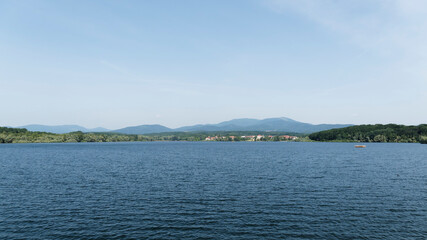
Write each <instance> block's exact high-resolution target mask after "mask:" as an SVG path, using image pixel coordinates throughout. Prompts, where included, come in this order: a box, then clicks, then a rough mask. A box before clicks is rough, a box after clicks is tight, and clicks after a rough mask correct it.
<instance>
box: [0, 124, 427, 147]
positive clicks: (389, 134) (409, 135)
mask: <svg viewBox="0 0 427 240" xmlns="http://www.w3.org/2000/svg"><path fill="white" fill-rule="evenodd" d="M151 141H230V142H238V141H267V142H273V141H274V142H277V141H292V142H393V143H423V144H427V124H422V125H418V126H404V125H396V124H387V125H382V124H376V125H358V126H351V127H345V128H337V129H331V130H326V131H321V132H316V133H312V134H302V133H289V132H263V131H220V132H166V133H151V134H144V135H136V134H121V133H112V132H103V133H102V132H101V133H83V132H80V131H78V132H71V133H64V134H56V133H48V132H32V131H28V130H27V129H24V128H8V127H0V144H1V143H71V142H151Z"/></svg>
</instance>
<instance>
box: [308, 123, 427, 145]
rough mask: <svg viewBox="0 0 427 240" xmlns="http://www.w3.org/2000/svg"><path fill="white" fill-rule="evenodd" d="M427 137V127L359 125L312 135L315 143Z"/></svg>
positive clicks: (405, 140)
mask: <svg viewBox="0 0 427 240" xmlns="http://www.w3.org/2000/svg"><path fill="white" fill-rule="evenodd" d="M422 136H427V125H426V124H422V125H419V126H405V125H397V124H387V125H382V124H376V125H359V126H352V127H346V128H339V129H331V130H327V131H321V132H317V133H312V134H310V135H309V138H310V139H311V140H314V141H345V142H406V143H412V142H422V141H424V140H422V139H423V137H422Z"/></svg>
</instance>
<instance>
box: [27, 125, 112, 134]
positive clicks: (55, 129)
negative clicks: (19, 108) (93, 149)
mask: <svg viewBox="0 0 427 240" xmlns="http://www.w3.org/2000/svg"><path fill="white" fill-rule="evenodd" d="M19 128H25V129H27V130H28V131H32V132H50V133H69V132H77V131H81V132H108V131H110V130H109V129H106V128H101V127H98V128H93V129H88V128H85V127H82V126H79V125H58V126H48V125H39V124H31V125H25V126H21V127H19Z"/></svg>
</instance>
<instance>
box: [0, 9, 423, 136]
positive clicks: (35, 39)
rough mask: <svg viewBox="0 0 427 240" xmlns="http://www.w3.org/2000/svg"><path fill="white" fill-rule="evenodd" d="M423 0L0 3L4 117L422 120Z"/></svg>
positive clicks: (112, 121) (46, 120) (58, 121)
mask: <svg viewBox="0 0 427 240" xmlns="http://www.w3.org/2000/svg"><path fill="white" fill-rule="evenodd" d="M425 42H427V2H425V1H421V0H412V1H411V0H390V1H383V0H373V1H367V0H362V1H337V0H325V1H315V0H301V1H289V0H249V1H244V0H236V1H221V0H218V1H196V0H183V1H168V0H165V1H90V2H88V1H81V0H78V1H44V0H34V1H7V0H5V1H1V2H0V52H1V54H0V96H1V97H2V101H1V104H0V107H1V118H0V126H12V127H16V126H24V125H29V124H42V125H69V124H72V125H74V124H75V125H80V126H84V127H86V128H95V127H105V128H108V129H119V128H123V127H128V126H137V125H143V124H160V125H164V126H167V127H170V128H176V127H181V126H188V125H194V124H209V123H219V122H222V121H228V120H231V119H236V118H256V119H264V118H272V117H288V118H291V119H294V120H296V121H300V122H305V123H312V124H322V123H325V124H376V123H380V124H388V123H396V124H405V125H418V124H422V123H426V119H427V112H426V111H422V110H420V108H422V107H421V106H423V105H426V104H427V94H426V92H427V80H426V79H427V70H425V66H426V64H427V47H426V45H425Z"/></svg>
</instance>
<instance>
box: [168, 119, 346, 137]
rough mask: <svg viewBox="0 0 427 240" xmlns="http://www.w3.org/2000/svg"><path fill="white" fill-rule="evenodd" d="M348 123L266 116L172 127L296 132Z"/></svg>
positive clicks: (306, 131) (320, 129) (201, 129)
mask: <svg viewBox="0 0 427 240" xmlns="http://www.w3.org/2000/svg"><path fill="white" fill-rule="evenodd" d="M348 126H351V125H350V124H319V125H314V124H309V123H303V122H298V121H295V120H293V119H290V118H284V117H282V118H267V119H262V120H258V119H250V118H242V119H234V120H230V121H225V122H221V123H218V124H205V125H200V124H199V125H194V126H187V127H181V128H177V129H174V130H175V131H183V132H193V131H276V132H279V131H280V132H297V133H312V132H318V131H323V130H329V129H333V128H343V127H348Z"/></svg>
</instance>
